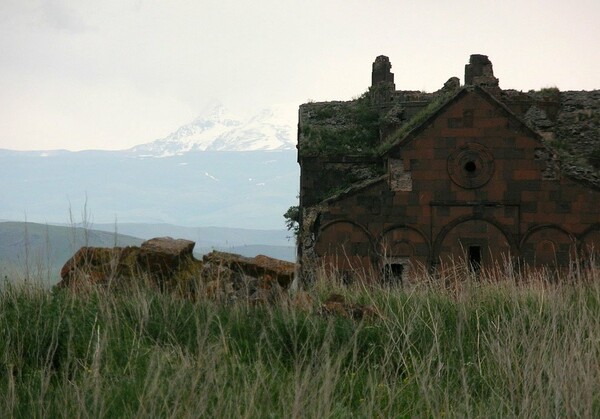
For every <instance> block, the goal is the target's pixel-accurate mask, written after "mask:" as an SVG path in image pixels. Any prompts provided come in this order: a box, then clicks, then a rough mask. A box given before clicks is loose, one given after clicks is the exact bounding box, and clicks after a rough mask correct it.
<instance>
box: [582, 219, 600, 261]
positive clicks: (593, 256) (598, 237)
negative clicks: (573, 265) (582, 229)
mask: <svg viewBox="0 0 600 419" xmlns="http://www.w3.org/2000/svg"><path fill="white" fill-rule="evenodd" d="M581 252H582V256H583V257H584V258H587V259H589V260H594V261H595V262H596V263H600V226H594V228H592V229H590V230H589V231H587V232H586V233H585V234H584V235H583V236H582V238H581Z"/></svg>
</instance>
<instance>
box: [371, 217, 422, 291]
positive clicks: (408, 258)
mask: <svg viewBox="0 0 600 419" xmlns="http://www.w3.org/2000/svg"><path fill="white" fill-rule="evenodd" d="M378 252H379V266H380V269H381V270H382V272H383V273H384V279H386V278H385V277H386V276H389V275H390V273H391V272H392V271H396V272H398V271H397V268H398V267H401V268H402V269H401V271H402V278H401V279H402V280H406V279H407V278H408V277H409V273H410V272H413V271H416V272H419V271H423V270H425V269H426V267H427V266H428V263H429V255H430V244H429V240H427V237H426V236H425V235H424V234H423V233H422V232H421V231H420V230H418V229H416V228H414V227H409V226H406V225H397V226H393V227H390V228H388V229H386V230H385V231H384V232H383V234H382V235H381V238H380V240H379V248H378ZM387 279H389V278H387Z"/></svg>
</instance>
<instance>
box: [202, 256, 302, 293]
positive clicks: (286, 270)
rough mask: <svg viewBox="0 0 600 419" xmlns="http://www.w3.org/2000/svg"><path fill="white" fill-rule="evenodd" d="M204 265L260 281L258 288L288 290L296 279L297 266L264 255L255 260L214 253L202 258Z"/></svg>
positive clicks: (254, 258)
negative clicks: (276, 287) (217, 267)
mask: <svg viewBox="0 0 600 419" xmlns="http://www.w3.org/2000/svg"><path fill="white" fill-rule="evenodd" d="M202 261H203V262H204V264H205V265H206V264H210V265H211V266H212V265H214V266H219V267H221V268H223V267H226V268H227V269H229V270H230V271H231V272H232V273H234V274H243V275H247V276H251V277H254V278H256V279H257V280H258V284H257V286H258V288H261V289H270V288H271V287H273V286H274V285H275V284H277V285H278V286H280V287H282V288H287V287H288V286H289V285H290V284H291V283H292V280H293V279H294V272H295V270H296V264H295V263H292V262H286V261H283V260H279V259H274V258H271V257H268V256H264V255H258V256H256V257H253V258H249V257H245V256H241V255H237V254H234V253H225V252H218V251H213V252H210V253H209V254H207V255H205V256H204V257H203V258H202Z"/></svg>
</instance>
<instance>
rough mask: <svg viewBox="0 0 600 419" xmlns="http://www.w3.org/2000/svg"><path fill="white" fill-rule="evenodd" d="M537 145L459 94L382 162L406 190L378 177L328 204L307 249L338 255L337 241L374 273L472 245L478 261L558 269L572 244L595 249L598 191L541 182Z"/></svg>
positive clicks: (544, 170) (599, 225)
mask: <svg viewBox="0 0 600 419" xmlns="http://www.w3.org/2000/svg"><path fill="white" fill-rule="evenodd" d="M541 151H545V149H544V147H543V145H542V143H541V142H540V140H539V139H538V138H537V136H536V135H535V134H534V133H533V132H532V131H530V130H529V129H527V128H526V127H524V126H523V125H522V124H521V123H520V122H519V121H518V120H516V119H515V118H512V117H511V116H510V113H509V112H508V111H507V110H506V109H505V108H503V107H502V106H501V105H499V104H498V103H496V102H495V101H494V100H493V99H490V98H488V97H487V96H486V95H485V94H482V93H478V92H477V91H473V92H466V93H465V94H464V95H463V96H462V97H460V98H459V99H458V100H457V101H456V102H455V103H453V104H451V105H450V106H449V107H448V108H446V110H445V111H444V112H442V113H441V114H440V115H438V117H437V118H436V119H435V120H434V121H433V122H432V123H431V124H430V125H429V126H428V127H427V128H425V129H424V130H422V131H421V132H420V133H419V134H417V135H416V136H415V137H414V138H412V139H411V140H410V141H408V142H406V143H405V144H401V145H400V147H399V148H398V149H397V150H395V151H393V152H392V154H391V155H390V158H393V159H398V160H401V161H402V162H403V164H400V165H399V164H394V165H390V168H391V169H393V168H398V167H400V168H401V170H404V171H405V172H410V177H411V178H412V190H397V189H398V188H394V189H396V191H392V190H391V188H390V186H389V184H388V183H386V182H385V181H382V182H379V183H376V184H373V185H370V186H368V187H366V188H364V189H362V190H360V191H355V192H352V193H350V194H347V195H345V196H343V197H342V198H340V199H338V200H336V201H335V202H330V203H329V209H328V211H325V212H324V213H323V214H322V216H321V220H320V223H321V224H320V225H321V232H320V234H319V236H318V241H317V254H318V255H319V256H321V257H325V258H328V260H330V261H331V260H332V258H335V257H337V258H338V259H339V254H338V253H339V251H340V249H341V248H342V247H343V249H344V250H343V251H344V255H345V257H350V258H351V260H352V261H353V262H354V263H358V262H359V261H360V263H362V264H364V265H367V266H369V267H370V268H373V269H375V270H377V269H378V268H379V266H380V265H381V263H382V260H383V259H384V258H385V257H387V256H388V255H392V256H403V257H404V256H406V257H410V259H411V261H415V262H416V263H421V264H426V265H432V264H436V263H437V262H438V261H440V260H443V259H445V258H461V257H463V258H464V257H466V253H465V249H466V248H468V247H469V246H479V247H480V248H481V258H482V259H481V262H482V265H484V266H485V265H486V264H487V265H489V264H491V263H495V262H496V261H498V260H501V259H504V258H506V257H508V256H510V257H513V256H518V257H521V258H522V259H523V260H524V261H525V262H527V263H528V264H530V265H532V266H542V265H558V266H566V265H567V264H568V263H569V261H570V259H571V258H573V257H574V256H575V254H576V253H575V251H576V250H577V249H579V250H580V251H582V250H584V249H586V251H588V252H589V249H592V248H593V249H596V250H595V251H596V252H597V251H598V249H600V192H598V191H596V190H592V189H589V188H587V187H585V186H583V185H581V184H579V183H576V182H574V181H571V180H569V179H565V178H561V179H555V180H546V179H547V178H548V177H552V176H548V173H550V175H552V167H551V166H548V162H547V161H546V160H545V159H542V158H540V156H541V155H544V153H542V152H541ZM546 154H547V153H546ZM393 170H395V169H393ZM390 175H391V178H392V179H394V178H396V179H397V178H398V174H397V173H391V174H390ZM404 189H406V188H404ZM335 221H343V222H335ZM336 249H337V250H336ZM333 255H337V256H333ZM343 266H344V267H347V266H349V262H344V265H343Z"/></svg>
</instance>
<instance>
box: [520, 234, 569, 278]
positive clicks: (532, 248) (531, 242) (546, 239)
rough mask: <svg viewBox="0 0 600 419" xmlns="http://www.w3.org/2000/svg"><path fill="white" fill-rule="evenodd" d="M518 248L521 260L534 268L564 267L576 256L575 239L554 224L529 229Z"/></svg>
mask: <svg viewBox="0 0 600 419" xmlns="http://www.w3.org/2000/svg"><path fill="white" fill-rule="evenodd" d="M520 247H521V254H522V256H523V260H524V261H525V262H527V263H528V264H529V265H531V266H534V267H552V268H557V267H566V266H569V263H570V262H571V261H572V260H573V259H574V258H575V257H576V256H577V241H576V240H575V237H574V236H573V235H572V234H571V233H570V232H569V231H567V230H565V229H564V228H562V227H560V226H558V225H554V224H546V225H539V226H535V227H532V228H531V229H529V231H527V232H526V233H525V235H524V236H523V239H522V240H521V246H520Z"/></svg>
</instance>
